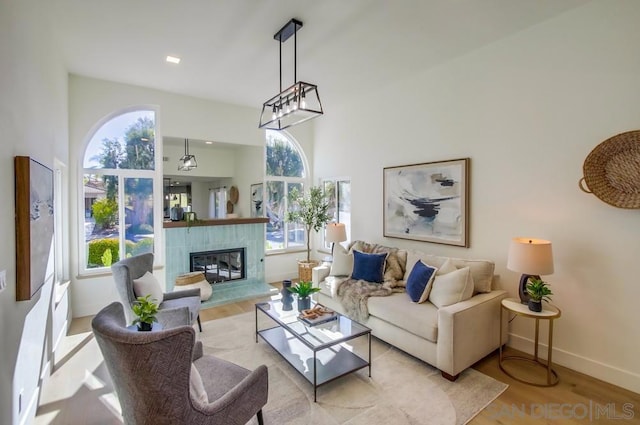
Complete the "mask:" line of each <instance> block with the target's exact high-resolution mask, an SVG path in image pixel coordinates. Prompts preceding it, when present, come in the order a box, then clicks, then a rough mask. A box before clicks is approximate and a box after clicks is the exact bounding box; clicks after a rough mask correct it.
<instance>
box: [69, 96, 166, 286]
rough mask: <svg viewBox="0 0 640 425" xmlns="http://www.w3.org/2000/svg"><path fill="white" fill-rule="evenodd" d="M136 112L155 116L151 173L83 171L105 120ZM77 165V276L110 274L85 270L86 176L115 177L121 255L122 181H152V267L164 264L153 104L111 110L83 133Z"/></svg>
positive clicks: (157, 117) (104, 269)
mask: <svg viewBox="0 0 640 425" xmlns="http://www.w3.org/2000/svg"><path fill="white" fill-rule="evenodd" d="M136 111H152V112H153V113H154V117H155V131H154V133H155V140H154V143H155V146H154V166H153V168H154V169H153V170H123V169H111V168H98V169H93V168H84V159H85V155H86V154H87V148H88V147H89V144H90V143H91V139H93V136H94V135H95V134H96V133H97V132H98V130H100V129H101V128H102V126H104V125H105V124H107V123H108V122H109V121H111V120H112V119H114V118H117V117H118V116H120V115H123V114H127V113H130V112H136ZM78 162H79V164H78V170H79V172H78V211H77V214H78V255H79V260H80V261H79V264H78V268H79V270H78V274H79V275H80V276H87V275H97V274H104V273H105V272H109V273H110V272H111V270H110V268H108V267H95V268H87V252H86V249H85V243H86V241H85V235H84V224H85V217H84V185H83V180H84V176H85V175H86V174H93V175H97V176H100V175H112V176H117V177H118V214H119V217H120V218H121V220H119V226H120V229H119V231H118V235H119V238H120V252H121V253H125V252H126V249H125V238H124V237H123V236H124V225H125V222H124V220H123V218H124V217H125V212H124V208H125V202H124V201H125V200H124V190H121V188H124V187H125V186H124V179H125V178H151V179H152V180H153V195H152V196H153V239H154V244H153V245H154V249H153V254H154V264H155V265H158V264H162V263H163V262H164V258H163V255H164V240H163V238H162V235H163V232H162V223H163V200H164V196H163V187H162V177H163V176H162V172H163V170H162V166H163V164H162V134H161V132H160V111H159V108H158V107H157V106H156V105H135V106H130V107H128V108H122V109H118V110H117V111H113V112H112V113H110V114H108V115H107V116H105V117H103V118H102V119H101V120H99V121H98V122H97V123H96V124H95V125H94V126H93V127H92V128H91V130H90V131H89V132H88V133H87V136H86V137H85V140H84V143H83V144H82V154H81V155H79V161H78Z"/></svg>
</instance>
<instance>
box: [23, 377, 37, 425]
mask: <svg viewBox="0 0 640 425" xmlns="http://www.w3.org/2000/svg"><path fill="white" fill-rule="evenodd" d="M39 396H40V386H37V387H36V389H35V391H34V392H33V394H32V396H31V399H30V400H29V404H27V406H26V408H23V409H22V412H20V416H19V418H20V419H19V424H20V425H27V424H31V423H33V421H34V419H35V417H36V410H38V398H39Z"/></svg>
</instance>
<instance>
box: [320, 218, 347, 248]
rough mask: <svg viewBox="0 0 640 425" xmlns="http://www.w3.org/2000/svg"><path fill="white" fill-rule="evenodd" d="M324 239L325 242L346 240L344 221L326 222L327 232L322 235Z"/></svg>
mask: <svg viewBox="0 0 640 425" xmlns="http://www.w3.org/2000/svg"><path fill="white" fill-rule="evenodd" d="M324 240H325V241H327V242H332V243H336V242H344V241H346V240H347V229H346V227H345V225H344V223H329V224H327V232H326V233H325V235H324Z"/></svg>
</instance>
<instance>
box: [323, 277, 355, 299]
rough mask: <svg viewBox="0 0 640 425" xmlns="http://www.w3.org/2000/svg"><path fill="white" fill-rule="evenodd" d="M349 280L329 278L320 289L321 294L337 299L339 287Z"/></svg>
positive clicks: (345, 278)
mask: <svg viewBox="0 0 640 425" xmlns="http://www.w3.org/2000/svg"><path fill="white" fill-rule="evenodd" d="M347 279H349V277H348V276H327V277H326V278H325V279H324V280H323V281H322V282H320V284H319V285H318V287H319V288H320V292H321V293H323V294H324V295H326V296H328V297H331V298H335V297H336V293H337V292H338V287H339V286H340V284H341V283H342V282H344V281H345V280H347Z"/></svg>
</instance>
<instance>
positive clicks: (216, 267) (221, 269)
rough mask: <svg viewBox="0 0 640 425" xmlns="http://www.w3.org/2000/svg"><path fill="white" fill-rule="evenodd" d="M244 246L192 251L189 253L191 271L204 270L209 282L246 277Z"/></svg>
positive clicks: (221, 281)
mask: <svg viewBox="0 0 640 425" xmlns="http://www.w3.org/2000/svg"><path fill="white" fill-rule="evenodd" d="M244 255H245V254H244V248H232V249H220V250H215V251H202V252H192V253H190V254H189V263H190V265H191V266H190V269H191V271H192V272H198V271H201V272H204V275H205V277H206V279H207V281H208V282H209V283H212V284H215V283H223V282H228V281H230V280H243V279H245V278H246V270H245V256H244Z"/></svg>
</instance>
